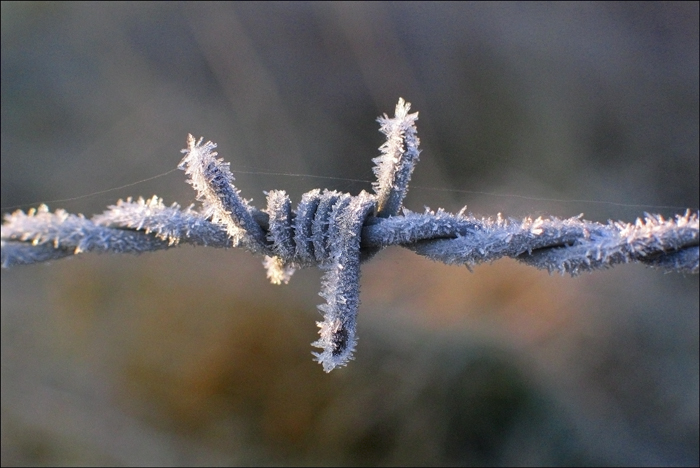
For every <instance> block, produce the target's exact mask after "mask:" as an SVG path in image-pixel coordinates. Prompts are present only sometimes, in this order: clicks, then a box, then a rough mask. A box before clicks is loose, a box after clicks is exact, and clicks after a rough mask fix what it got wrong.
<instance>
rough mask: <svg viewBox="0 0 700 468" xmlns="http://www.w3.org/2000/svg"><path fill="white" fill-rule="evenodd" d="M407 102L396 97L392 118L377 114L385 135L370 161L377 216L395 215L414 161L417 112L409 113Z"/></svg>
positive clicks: (405, 191) (416, 149) (416, 138)
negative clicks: (382, 142)
mask: <svg viewBox="0 0 700 468" xmlns="http://www.w3.org/2000/svg"><path fill="white" fill-rule="evenodd" d="M410 109H411V103H409V102H405V101H404V100H403V98H399V103H398V104H396V112H395V115H394V118H391V119H390V118H389V117H388V116H387V115H386V114H384V116H383V117H379V118H378V119H377V121H378V122H379V123H380V125H381V128H380V131H381V132H382V133H383V134H384V135H386V143H384V144H383V145H382V146H380V147H379V149H380V151H381V152H382V154H381V156H378V157H376V158H374V159H373V160H372V162H374V163H375V164H376V166H375V167H374V175H375V176H376V177H377V181H376V182H374V183H373V184H372V186H373V188H374V191H375V193H376V194H377V201H378V206H377V216H378V217H380V218H386V217H389V216H394V215H396V214H398V212H399V209H400V208H401V203H402V202H403V199H404V197H406V193H407V192H408V183H409V182H410V180H411V174H412V173H413V168H414V167H415V165H416V162H418V156H419V154H420V150H419V149H418V144H419V143H420V140H419V139H418V137H417V136H416V132H417V130H416V120H418V112H415V113H413V114H409V113H408V111H409V110H410Z"/></svg>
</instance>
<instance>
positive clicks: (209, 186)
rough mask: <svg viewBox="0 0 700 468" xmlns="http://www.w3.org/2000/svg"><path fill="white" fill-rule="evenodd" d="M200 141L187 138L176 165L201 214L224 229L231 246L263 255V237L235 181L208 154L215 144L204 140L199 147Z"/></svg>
mask: <svg viewBox="0 0 700 468" xmlns="http://www.w3.org/2000/svg"><path fill="white" fill-rule="evenodd" d="M202 140H203V139H202V138H200V139H199V141H196V140H195V138H194V137H193V136H192V135H191V134H190V135H188V136H187V148H185V149H183V150H182V153H185V157H184V158H182V161H181V162H180V164H179V165H178V166H177V167H178V169H182V170H184V171H185V174H187V175H188V176H189V180H188V181H187V183H189V184H191V185H192V187H194V189H195V190H196V191H197V199H198V200H200V201H201V202H202V214H203V215H204V216H205V217H206V218H211V220H212V222H214V223H219V224H221V225H222V226H225V227H226V232H227V233H228V235H229V236H230V237H231V239H232V240H233V243H234V245H243V244H245V245H246V246H247V247H248V248H251V249H256V248H257V250H259V251H260V252H266V251H267V250H266V249H265V242H264V239H265V235H264V233H263V232H262V230H261V229H260V226H259V225H258V224H257V223H256V222H255V221H254V220H253V218H252V216H251V214H250V207H249V206H248V203H247V202H246V200H244V199H243V198H241V196H240V191H239V190H238V189H237V188H236V187H235V186H234V185H233V181H234V180H235V179H234V177H233V174H231V171H230V170H229V163H227V162H224V160H223V159H217V158H216V156H217V155H218V153H217V152H216V151H212V150H213V149H215V148H216V143H212V142H211V141H207V142H206V143H204V144H202Z"/></svg>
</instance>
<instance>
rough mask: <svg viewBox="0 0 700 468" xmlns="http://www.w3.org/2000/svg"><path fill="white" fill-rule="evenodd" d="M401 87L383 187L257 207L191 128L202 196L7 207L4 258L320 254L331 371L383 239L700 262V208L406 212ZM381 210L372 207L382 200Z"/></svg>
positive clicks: (323, 356) (607, 263) (411, 145)
mask: <svg viewBox="0 0 700 468" xmlns="http://www.w3.org/2000/svg"><path fill="white" fill-rule="evenodd" d="M408 110H409V105H408V104H407V103H405V102H404V101H403V100H402V99H401V100H399V104H398V105H397V107H396V117H394V118H393V119H389V118H388V117H386V116H384V117H383V118H380V122H381V124H382V132H384V133H385V134H386V135H387V143H386V144H385V145H383V146H382V152H383V154H382V156H380V157H379V158H376V159H375V162H376V163H377V167H376V168H375V173H376V174H377V177H378V182H377V183H376V184H375V190H376V191H377V194H378V195H377V196H374V195H370V194H368V193H366V192H362V193H360V194H359V195H357V196H351V195H349V194H342V193H338V192H333V191H328V190H323V191H321V190H318V189H316V190H312V191H310V192H307V193H306V194H304V195H303V196H302V199H301V202H300V203H299V205H298V207H297V210H296V212H293V211H292V210H291V202H290V200H289V197H288V196H287V194H286V193H285V192H283V191H270V192H269V193H268V199H267V203H268V206H267V209H266V210H265V211H264V212H261V211H258V210H256V209H255V208H253V207H251V206H249V205H248V203H247V202H246V201H245V200H243V199H242V198H241V197H240V195H239V192H238V190H237V189H236V187H234V186H233V175H232V174H231V172H230V171H229V169H228V163H225V162H224V161H222V160H219V159H216V155H217V154H216V152H214V151H213V149H214V148H216V145H215V144H214V143H212V142H207V143H205V144H202V140H201V139H200V140H199V141H198V142H196V141H195V139H194V138H193V137H192V135H190V136H189V137H188V140H187V144H188V148H187V149H186V150H183V152H185V153H186V156H185V157H184V158H183V160H182V162H181V164H180V168H185V169H186V173H187V175H188V177H189V183H191V184H192V186H193V187H194V188H195V189H196V190H197V193H198V199H199V200H201V201H202V202H203V209H202V211H201V212H199V211H195V210H193V209H192V207H189V208H186V209H184V210H183V209H181V208H180V206H179V205H177V204H173V205H171V206H165V205H164V204H163V202H162V200H161V199H160V198H158V197H153V198H151V199H150V200H143V199H138V200H137V201H133V200H132V199H127V200H126V201H121V200H120V201H119V202H117V203H116V204H115V205H113V206H110V207H109V208H108V209H107V210H106V211H105V212H104V213H102V214H100V215H97V216H94V217H93V218H92V219H86V218H85V217H83V216H82V215H73V214H69V213H67V212H65V211H63V210H57V211H56V212H54V213H51V212H50V211H49V209H48V207H46V206H45V205H42V206H40V207H39V209H38V210H35V209H32V210H29V211H28V212H27V213H26V214H25V213H24V212H22V211H16V212H15V213H12V214H11V215H6V216H5V220H4V222H3V225H2V234H1V236H0V237H1V239H0V241H1V245H2V258H1V262H2V266H3V267H4V268H7V267H10V266H14V265H22V264H25V265H26V264H31V263H38V262H46V261H49V260H55V259H59V258H63V257H67V256H71V255H76V254H78V253H81V252H111V253H141V252H150V251H156V250H162V249H168V248H172V247H176V246H178V245H180V244H185V243H188V244H193V245H204V246H210V247H219V248H228V247H243V248H245V249H247V250H249V251H250V252H252V253H254V254H265V255H266V257H265V260H264V262H263V263H264V265H265V267H266V269H267V275H268V278H270V280H271V281H272V282H273V283H276V284H280V283H286V282H287V281H289V278H290V277H291V274H292V272H293V268H294V267H308V266H318V267H320V268H321V269H322V270H323V271H324V275H323V281H322V287H321V296H322V297H323V298H324V299H325V300H326V303H325V304H323V305H320V306H319V309H320V310H321V312H323V315H324V318H323V321H322V322H319V323H318V325H319V327H320V332H319V335H320V337H319V339H318V340H317V341H316V342H314V343H313V345H314V346H317V347H319V348H321V351H320V352H318V353H314V356H315V357H316V360H317V361H318V362H320V363H321V364H322V365H323V369H324V370H325V371H326V372H329V371H331V370H332V369H334V368H336V367H340V366H344V365H346V364H347V363H348V361H349V360H351V359H352V354H353V351H354V349H355V346H356V342H357V338H356V322H357V311H358V308H359V303H360V296H359V294H360V289H359V280H360V263H361V261H364V260H367V259H368V258H370V257H371V256H372V254H373V253H376V252H377V251H379V249H381V248H384V247H387V246H390V245H401V246H404V247H406V248H409V249H411V250H413V251H414V252H416V253H418V254H420V255H425V256H427V257H429V258H431V259H433V260H437V261H441V262H444V263H449V264H461V265H466V266H467V267H470V266H472V265H476V264H479V263H482V262H491V261H494V260H497V259H499V258H501V257H504V256H507V257H512V258H515V259H517V260H519V261H521V262H524V263H526V264H529V265H532V266H534V267H536V268H540V269H546V270H549V271H560V272H567V273H570V274H572V275H575V274H578V273H581V272H583V271H591V270H595V269H603V268H609V267H611V266H613V265H616V264H619V263H627V262H633V261H635V262H642V263H644V264H646V265H648V266H652V267H655V268H660V269H664V270H665V271H678V272H683V273H693V274H697V273H698V270H699V269H700V267H699V264H700V247H699V244H700V234H699V233H700V229H699V225H698V215H699V213H698V212H697V211H692V212H691V211H690V210H688V211H686V213H685V214H684V215H676V216H675V218H672V219H664V218H662V217H661V216H658V215H646V217H645V218H644V219H638V220H637V221H636V223H633V224H628V223H624V222H609V223H608V224H606V225H603V224H599V223H593V222H590V221H586V220H584V219H582V217H581V216H578V217H574V218H569V219H558V218H553V217H551V218H537V219H532V218H525V219H522V220H515V219H506V218H503V217H502V216H501V215H500V214H499V215H498V216H497V217H495V218H475V217H473V216H471V215H465V213H464V212H465V210H462V211H460V212H459V213H458V214H456V215H454V214H450V213H446V212H445V211H444V210H437V212H432V211H429V210H426V212H425V213H423V214H419V213H412V212H410V211H408V210H406V209H404V210H403V213H402V215H401V216H398V213H399V209H400V206H401V202H402V200H403V197H404V196H405V194H406V190H407V187H408V180H409V179H410V176H411V171H412V170H413V166H414V164H415V162H416V161H417V159H418V154H419V150H418V138H416V136H415V124H414V122H415V120H416V119H417V114H408ZM378 204H379V209H378V210H377V211H376V213H377V216H378V217H372V216H369V214H370V213H371V212H372V211H373V210H375V209H376V208H377V205H378Z"/></svg>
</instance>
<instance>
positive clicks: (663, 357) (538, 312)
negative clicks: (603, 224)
mask: <svg viewBox="0 0 700 468" xmlns="http://www.w3.org/2000/svg"><path fill="white" fill-rule="evenodd" d="M698 40H699V38H698V3H696V2H679V3H674V2H670V3H655V2H644V3H612V2H610V3H593V4H592V3H565V4H530V3H527V4H497V5H491V4H484V3H469V4H433V3H429V4H427V3H417V4H416V3H413V4H393V3H391V4H390V3H371V4H340V5H336V4H316V3H293V4H279V3H272V4H267V3H265V4H260V3H258V4H247V3H244V4H233V5H230V4H211V3H197V4H188V3H177V4H171V3H140V4H133V3H95V4H89V3H68V4H63V3H22V4H13V3H7V2H4V3H2V57H1V59H2V121H1V125H2V142H1V145H2V169H3V170H2V173H1V177H2V184H1V186H0V188H1V189H2V206H3V211H4V212H7V211H11V209H6V207H11V206H13V205H18V204H26V203H31V202H34V201H45V200H55V199H65V198H72V197H75V196H79V195H83V194H86V193H92V192H96V191H100V190H104V189H106V188H111V187H116V186H120V185H124V184H128V183H131V182H134V181H136V180H140V179H144V178H147V177H150V176H153V175H156V174H159V173H163V172H165V171H168V170H170V169H172V168H174V167H175V166H176V165H177V163H178V162H179V160H180V155H179V153H178V151H179V149H180V148H182V147H183V146H184V142H185V137H186V135H187V133H193V134H195V135H203V136H204V137H205V138H207V139H211V140H213V141H216V142H217V143H218V144H219V153H220V155H221V156H222V157H224V158H225V159H226V160H227V161H230V162H231V167H232V170H233V171H234V173H236V174H237V185H238V187H239V188H241V189H242V192H243V195H244V196H245V197H247V198H250V197H253V198H254V199H255V200H254V202H253V203H254V204H256V205H257V206H259V207H261V205H262V203H263V199H264V196H263V195H262V193H261V192H262V190H267V189H272V188H276V189H285V190H287V191H288V192H289V193H290V194H291V196H292V198H293V199H294V200H298V199H299V196H300V194H301V193H303V192H304V191H307V190H310V189H312V188H316V187H327V188H331V189H338V190H344V191H350V192H353V193H356V192H358V191H359V190H361V189H369V187H370V181H371V178H372V172H371V167H372V163H371V158H372V157H374V156H375V155H376V154H377V149H376V148H377V147H378V146H379V145H380V144H381V143H382V140H381V136H380V135H379V133H378V132H377V128H378V126H377V124H376V122H375V121H374V119H375V118H376V117H377V116H378V115H380V114H381V113H384V112H386V113H392V112H393V107H394V106H395V104H396V101H397V99H398V97H399V96H402V97H404V98H406V99H407V100H408V101H409V102H412V103H413V108H414V109H415V110H417V111H419V112H420V120H419V121H418V132H419V136H420V138H421V140H422V145H421V146H422V148H423V153H422V155H421V161H420V163H419V165H418V166H417V169H416V171H415V175H414V180H413V184H412V188H411V190H410V192H409V196H408V198H407V200H406V203H405V205H406V206H407V207H408V208H410V209H412V210H415V211H421V210H422V209H423V206H424V205H429V206H431V207H432V208H437V207H438V206H441V207H444V208H446V209H448V210H451V211H452V210H458V209H459V208H461V207H462V206H463V205H465V204H468V206H469V209H470V211H473V212H475V213H477V214H484V215H495V214H496V213H497V212H502V213H504V214H505V215H506V216H515V217H520V216H524V215H529V214H533V215H540V214H553V215H558V216H574V215H577V214H578V213H580V212H584V213H585V216H586V218H587V219H593V220H598V221H605V220H607V219H608V218H612V219H623V220H633V219H634V218H635V217H636V216H639V215H641V214H642V213H643V212H644V211H650V212H660V213H663V214H665V215H670V214H673V213H675V212H678V211H679V210H677V209H673V208H662V207H648V206H632V207H630V206H621V205H614V204H593V203H581V202H563V201H561V202H560V201H556V200H582V199H584V200H605V201H613V202H618V203H622V204H628V205H630V204H631V205H665V206H679V207H690V208H694V209H697V207H698V192H699V190H698V173H699V170H698V160H699V158H698V114H699V110H698V74H699V73H698ZM261 171H262V172H277V173H293V174H306V175H307V176H306V177H292V176H273V175H265V174H260V173H259V172H261ZM247 172H256V173H254V174H249V173H247ZM309 175H310V176H329V177H342V178H348V179H362V180H367V182H364V183H358V182H349V181H339V180H330V179H319V178H314V177H309ZM443 189H448V190H443ZM459 190H463V191H464V190H471V191H476V192H492V193H498V194H518V195H523V196H527V197H534V198H547V199H550V200H533V199H522V198H514V197H495V196H489V195H486V194H479V193H465V192H460V191H459ZM154 193H155V194H158V195H159V196H162V197H163V198H164V199H165V201H166V203H171V202H174V201H177V202H179V203H180V204H182V205H188V204H189V203H192V202H193V200H194V194H193V193H192V191H191V187H190V186H189V185H187V184H185V183H184V177H183V175H182V173H181V172H178V171H176V173H174V174H169V175H167V176H165V177H161V178H158V179H153V180H150V181H146V182H144V183H142V184H139V185H136V186H131V187H128V188H124V189H121V190H117V191H114V192H110V193H106V194H101V195H97V196H94V197H91V198H84V199H79V200H72V201H66V202H60V203H49V205H50V207H51V208H52V209H55V208H60V207H62V208H66V209H67V210H69V211H71V212H82V213H85V214H86V215H90V214H92V213H97V212H100V211H101V210H102V209H104V207H105V206H107V205H108V204H110V203H113V202H114V201H115V200H116V199H118V198H119V197H126V196H139V195H143V196H150V195H152V194H154ZM551 199H556V200H551ZM29 206H32V205H29ZM29 206H25V207H23V208H25V209H26V208H28V207H29ZM319 278H320V274H319V273H318V272H317V271H316V270H308V271H300V272H297V273H296V274H295V276H294V277H293V278H292V281H291V282H290V284H289V285H286V286H281V287H278V286H272V285H270V284H269V283H268V282H267V281H266V279H265V275H264V271H263V269H262V267H261V265H260V259H257V258H253V257H251V256H249V255H248V254H246V253H245V252H238V251H226V252H222V251H210V250H207V249H203V248H197V249H194V248H189V247H185V248H181V249H176V250H174V251H171V252H160V253H154V254H148V255H143V256H140V257H131V256H125V257H113V256H96V255H86V256H82V257H80V258H75V259H70V260H63V261H58V262H54V263H52V264H49V265H36V266H30V267H23V268H15V269H12V270H4V271H3V272H2V412H1V417H2V420H1V422H2V431H1V436H2V440H1V442H2V444H1V447H2V448H1V452H0V454H1V456H2V460H1V461H2V465H3V466H5V465H8V466H9V465H74V464H97V465H112V464H118V465H146V464H149V465H191V464H216V465H231V464H297V463H309V464H334V465H335V464H363V465H377V464H378V465H390V464H406V463H413V464H433V465H434V464H460V465H494V464H519V465H538V464H556V465H582V464H587V465H590V464H593V465H608V464H620V465H631V464H634V465H697V464H698V462H699V459H698V448H699V447H698V438H699V434H698V422H699V421H698V419H699V417H698V412H699V411H698V397H699V388H700V385H699V377H698V368H699V362H698V361H699V359H698V357H699V351H698V341H699V339H698V336H699V332H698V307H699V300H698V280H697V277H683V276H680V275H663V274H661V273H659V272H656V271H653V270H647V269H644V268H643V267H641V266H638V265H629V266H620V267H617V268H615V269H613V270H610V271H605V272H598V273H595V274H592V275H585V276H583V277H580V278H575V279H571V278H568V277H559V276H549V275H547V274H546V273H544V272H540V271H536V270H533V269H531V268H527V267H525V266H522V265H519V264H517V263H516V262H514V261H510V260H503V261H499V262H496V263H494V264H492V265H483V266H479V267H477V268H475V270H474V272H473V273H470V272H468V271H467V270H466V269H464V268H458V267H448V266H445V265H441V264H436V263H432V262H430V261H428V260H425V259H422V258H419V257H417V256H415V255H413V254H411V253H410V252H408V251H404V250H401V249H387V250H386V251H384V252H382V253H381V254H379V255H378V256H377V257H376V258H375V259H373V261H372V262H370V263H368V264H367V265H365V266H364V267H363V277H362V306H361V309H360V317H359V336H360V340H359V343H358V349H357V352H356V360H355V361H353V362H352V363H351V364H350V365H349V366H348V367H347V368H343V369H340V370H336V371H334V372H332V373H331V374H325V373H323V372H322V370H321V367H320V366H319V365H317V364H315V363H313V362H312V360H311V355H310V351H311V350H312V348H311V347H310V346H309V343H311V342H312V341H314V340H315V339H316V327H315V324H314V322H315V321H316V320H318V319H319V317H320V316H319V315H318V313H317V312H316V309H315V306H316V305H317V304H319V303H320V302H321V301H322V300H321V299H320V298H319V297H318V296H317V293H318V290H319Z"/></svg>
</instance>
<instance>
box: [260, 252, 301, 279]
mask: <svg viewBox="0 0 700 468" xmlns="http://www.w3.org/2000/svg"><path fill="white" fill-rule="evenodd" d="M263 266H264V267H265V269H266V270H267V279H269V280H270V283H272V284H282V283H284V284H287V283H289V280H290V279H292V275H293V274H294V272H295V271H296V269H295V268H294V267H293V266H289V265H286V264H285V262H284V260H282V259H281V258H280V257H270V256H269V255H265V259H264V260H263Z"/></svg>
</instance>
